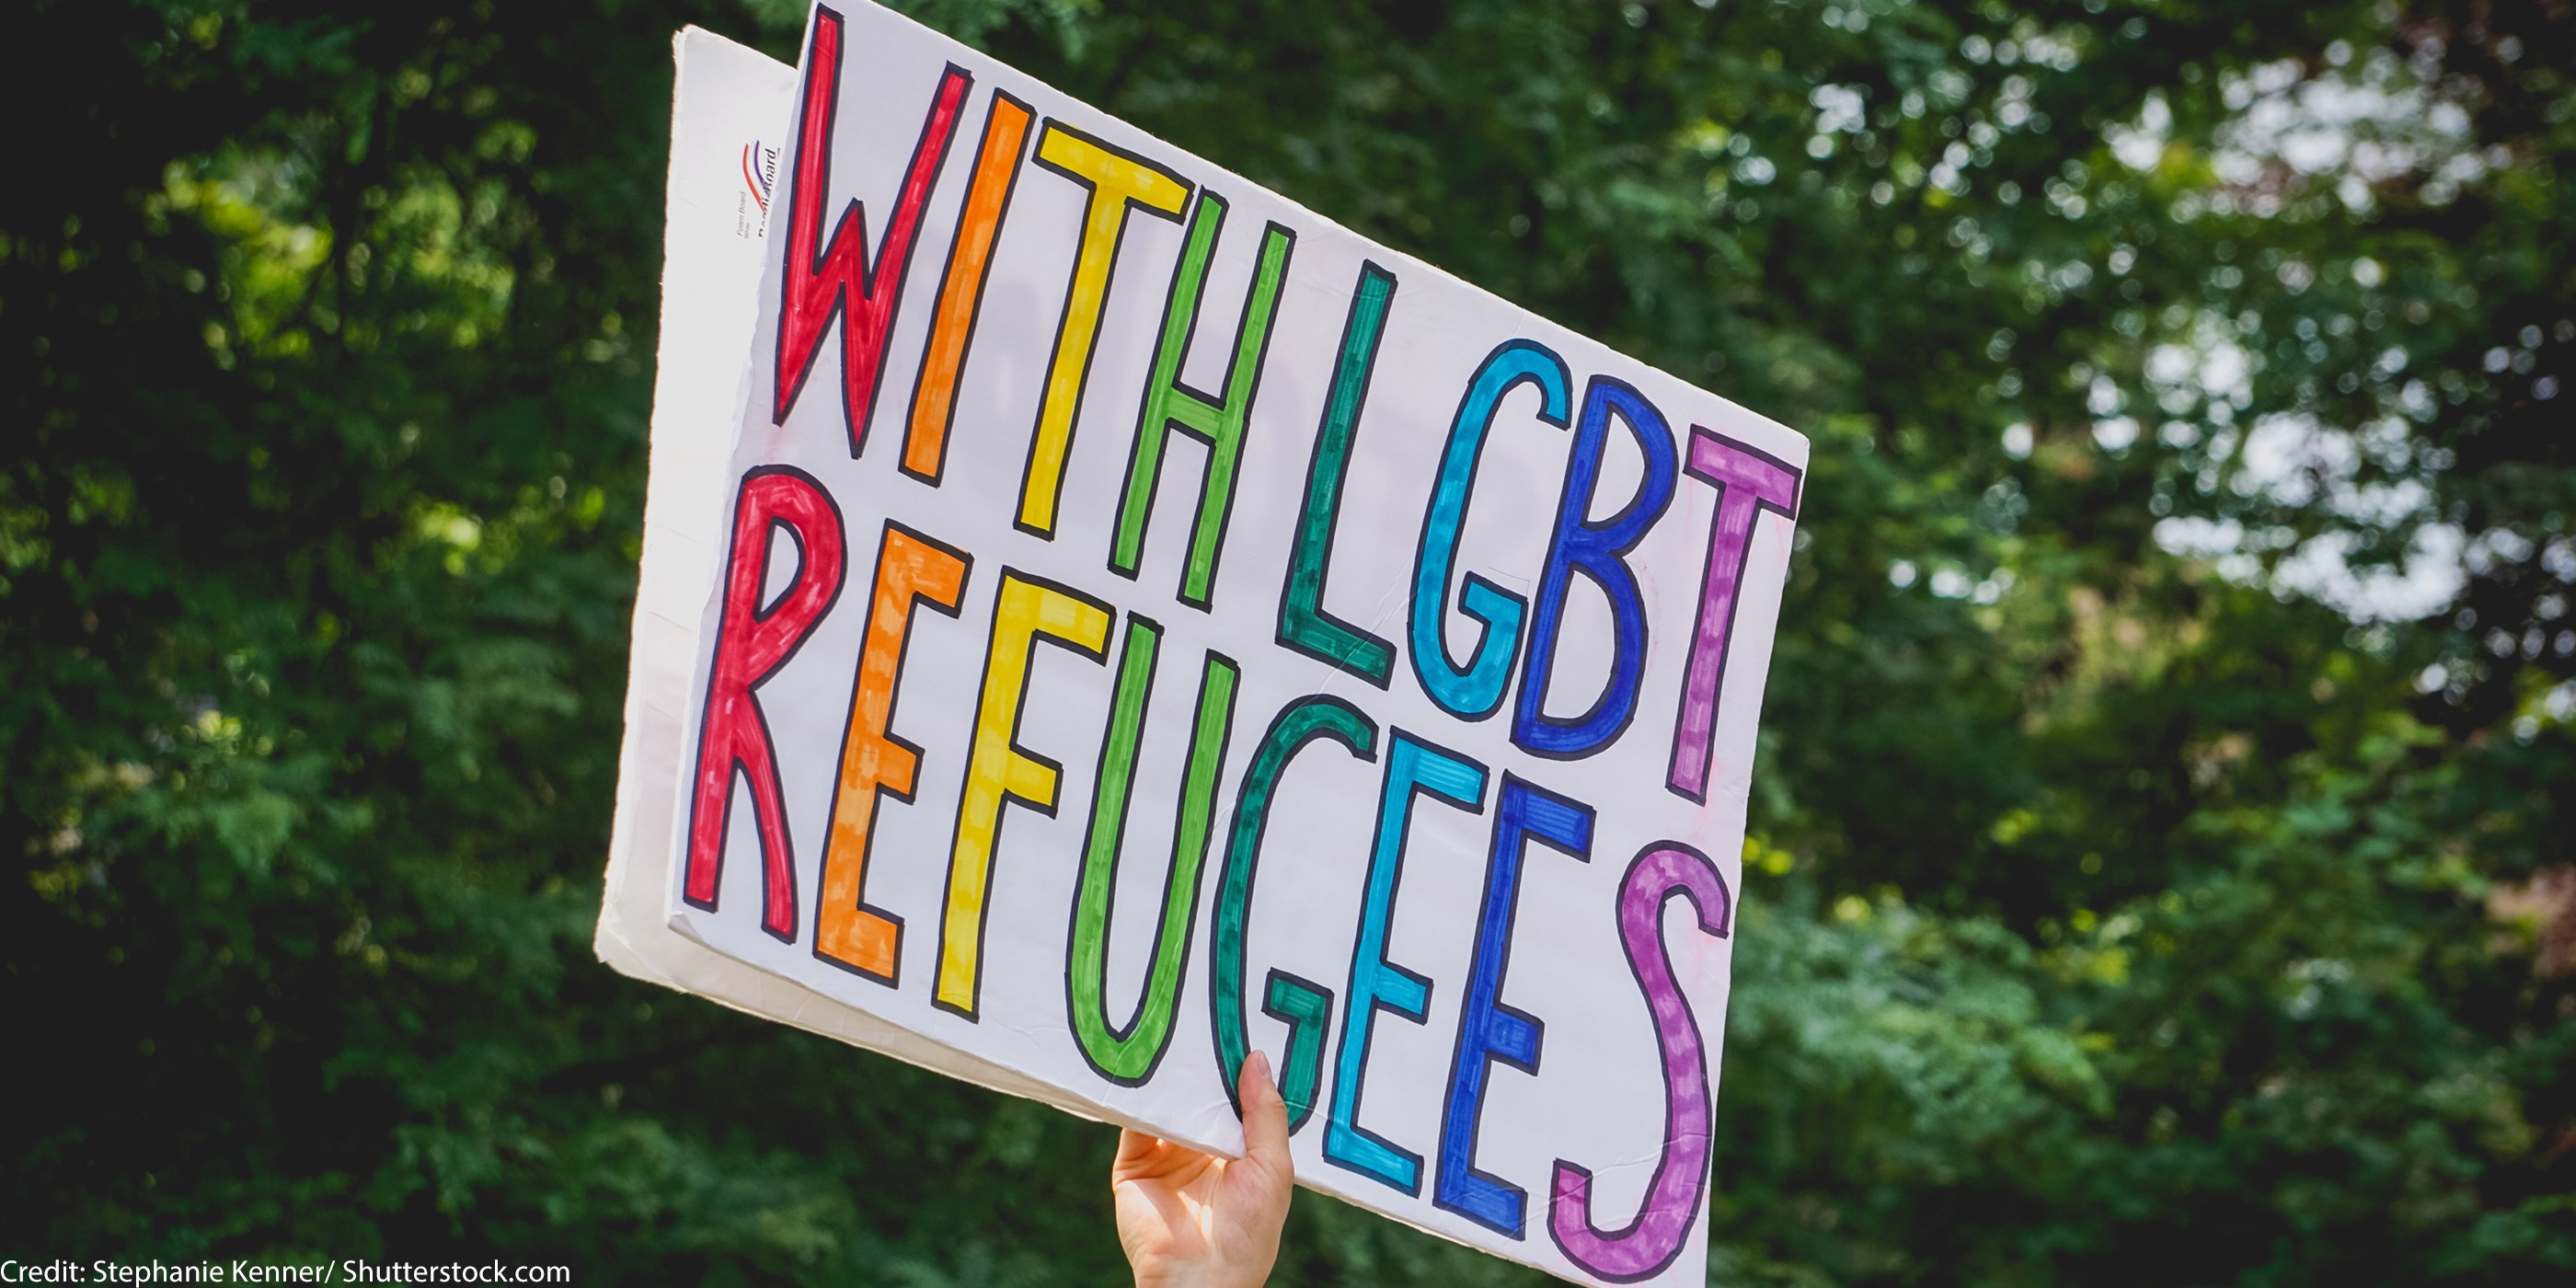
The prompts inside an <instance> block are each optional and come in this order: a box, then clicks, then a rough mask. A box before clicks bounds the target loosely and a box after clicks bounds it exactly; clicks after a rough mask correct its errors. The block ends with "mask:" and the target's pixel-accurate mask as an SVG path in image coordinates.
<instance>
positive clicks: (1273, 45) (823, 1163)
mask: <svg viewBox="0 0 2576 1288" xmlns="http://www.w3.org/2000/svg"><path fill="white" fill-rule="evenodd" d="M916 8H917V11H918V12H920V13H921V15H922V16H923V17H924V18H925V19H926V20H928V21H931V22H933V23H935V24H938V25H940V26H942V27H944V28H946V29H948V30H951V31H953V32H956V33H958V34H959V35H961V36H963V37H964V38H966V39H969V40H973V41H977V42H979V43H983V44H985V45H987V46H988V47H991V48H993V49H994V50H995V51H996V52H998V53H1000V54H1002V55H1003V56H1005V57H1007V58H1009V59H1011V60H1013V61H1015V62H1016V63H1018V64H1019V65H1020V66H1022V67H1025V68H1027V69H1029V70H1031V71H1033V72H1035V73H1037V74H1039V75H1042V76H1044V77H1046V78H1048V79H1049V80H1051V81H1053V82H1054V83H1056V84H1058V85H1061V86H1063V87H1064V88H1066V89H1068V90H1070V91H1072V92H1074V93H1076V94H1078V95H1081V96H1083V97H1084V98H1086V99H1088V100H1090V101H1092V102H1095V103H1097V104H1099V105H1100V106H1102V107H1104V108H1106V109H1108V110H1110V111H1113V112H1116V113H1118V114H1120V115H1122V116H1124V117H1127V118H1128V119H1130V120H1134V121H1136V122H1139V123H1140V124H1142V125H1144V126H1146V127H1147V128H1149V129H1152V130H1155V131H1157V132H1158V133H1160V134H1162V135H1164V136H1165V137H1167V138H1170V139H1172V140H1173V141H1175V142H1177V143H1179V144H1182V145H1184V146H1186V147H1189V148H1191V149H1193V150H1195V151H1197V152H1199V153H1201V154H1202V155H1205V156H1207V157H1210V158H1212V159H1214V160H1216V161H1217V162H1219V163H1221V164H1224V165H1226V166H1228V167H1230V168H1233V169H1235V170H1238V171H1240V172H1243V173H1245V174H1247V175H1250V176H1251V177H1253V178H1255V179H1257V180H1259V181H1261V182H1263V183H1266V184H1269V185H1272V186H1274V187H1276V188H1278V189H1279V190H1281V191H1283V192H1286V193H1288V194H1289V195H1291V196H1293V197H1296V198H1297V199H1299V200H1301V201H1304V202H1306V203H1307V204H1309V205H1311V206H1313V207H1314V208H1316V209H1318V210H1321V211H1323V212H1325V213H1326V214H1328V215H1331V216H1332V217H1335V218H1337V219H1340V220H1343V221H1345V222H1348V223H1349V224H1351V225H1352V226H1354V227H1357V228H1359V229H1362V230H1364V231H1366V232H1368V233H1370V234H1371V235H1373V236H1377V237H1379V238H1382V239H1384V240H1386V241H1389V242H1391V243H1393V244H1396V245H1398V246H1401V247H1404V248H1406V249H1408V250H1412V251H1414V252H1416V253H1419V254H1421V255H1422V256H1424V257H1425V258H1427V259H1429V260H1431V261H1433V262H1435V263H1438V264H1441V265H1443V266H1445V267H1447V268H1449V269H1451V270H1453V271H1456V272H1458V273H1460V274H1462V275H1464V276H1465V277H1467V278H1469V279H1470V280H1473V281H1476V282H1479V283H1481V284H1483V285H1485V286H1487V287H1490V288H1491V289H1493V290H1496V291H1498V292H1500V293H1502V294H1504V295H1506V296H1508V297H1510V298H1513V299H1515V300H1518V301H1521V302H1523V303H1525V304H1527V305H1529V306H1530V307H1532V308H1534V309H1537V310H1539V311H1541V312H1543V313H1546V314H1547V315H1549V316H1551V317H1554V318H1557V319H1559V320H1561V321H1563V322H1565V323H1567V324H1569V325H1572V326H1575V327H1577V328H1580V329H1583V330H1586V331H1589V332H1591V333H1593V334H1596V335H1600V336H1602V337H1604V338H1605V339H1607V340H1609V341H1610V342H1611V343H1613V344H1616V345H1618V346H1619V347H1621V348H1623V349H1625V350H1627V351H1629V352H1632V353H1634V354H1637V355H1638V356H1640V357H1642V358H1645V359H1648V360H1650V361H1653V362H1655V363H1658V364H1660V365H1662V366H1664V367H1666V368H1667V369H1669V370H1673V371H1676V372H1679V373H1682V374H1684V375H1687V376H1690V377H1692V378H1694V379H1697V380H1699V381H1701V382H1702V383H1705V384H1707V385H1708V386H1710V387H1712V388H1714V389H1717V390H1719V391H1720V392H1723V393H1725V394H1728V395H1729V396H1731V397H1734V398H1736V399H1738V400H1740V401H1742V402H1744V403H1747V404H1749V405H1751V406H1753V407H1755V408H1758V409H1760V410H1763V411H1765V412H1767V413H1769V414H1771V415H1773V416H1775V417H1777V418H1779V419H1781V420H1784V421H1786V422H1788V423H1790V424H1792V425H1794V426H1797V427H1799V428H1801V429H1803V430H1805V431H1806V432H1808V433H1809V434H1810V435H1811V436H1812V437H1813V438H1814V440H1815V443H1816V467H1815V473H1814V479H1813V484H1812V490H1811V492H1810V496H1809V500H1808V502H1807V509H1806V515H1805V520H1804V522H1803V524H1802V530H1801V532H1800V546H1799V549H1798V553H1797V556H1796V575H1795V581H1794V584H1793V588H1792V593H1791V599H1790V603H1789V605H1788V609H1787V616H1786V620H1785V621H1784V622H1783V624H1782V635H1781V646H1780V650H1779V656H1778V659H1777V661H1776V663H1775V668H1774V675H1773V681H1772V685H1771V696H1770V702H1769V709H1768V711H1767V713H1766V723H1767V729H1768V732H1767V733H1766V735H1765V740H1764V743H1763V761H1762V764H1761V766H1760V769H1759V771H1758V781H1757V788H1758V790H1757V800H1756V810H1755V829H1754V830H1755V837H1754V840H1753V842H1752V844H1750V845H1749V846H1748V847H1747V869H1748V872H1749V873H1750V874H1751V878H1750V889H1749V890H1748V892H1747V898H1746V904H1747V907H1746V912H1745V917H1744V920H1743V923H1742V926H1741V930H1740V942H1739V954H1738V960H1737V970H1736V977H1737V991H1736V995H1735V1003H1734V1013H1733V1015H1732V1017H1731V1021H1730V1024H1731V1034H1730V1036H1731V1039H1732V1040H1731V1041H1730V1043H1729V1045H1728V1063H1727V1068H1726V1070H1725V1082H1724V1087H1725V1093H1724V1096H1723V1099H1722V1102H1721V1111H1720V1119H1719V1121H1720V1125H1721V1130H1722V1132H1723V1136H1724V1139H1723V1142H1722V1149H1721V1151H1720V1153H1719V1155H1718V1161H1717V1180H1716V1185H1717V1191H1716V1193H1717V1196H1718V1197H1717V1199H1716V1201H1715V1209H1714V1211H1715V1227H1714V1228H1715V1239H1716V1243H1717V1245H1718V1246H1717V1249H1716V1253H1715V1270H1714V1276H1715V1278H1716V1279H1717V1280H1719V1281H1721V1282H1728V1283H1751V1282H1779V1283H1794V1284H1802V1285H1807V1284H1816V1285H1821V1284H1894V1283H1912V1282H1933V1283H1949V1282H1972V1281H1973V1282H1989V1283H2018V1284H2100V1283H2159V1284H2168V1283H2169V1284H2247V1285H2252V1284H2281V1285H2291V1284H2327V1283H2333V1284H2351V1283H2445V1284H2506V1283H2538V1282H2545V1281H2555V1280H2556V1279H2559V1278H2562V1277H2565V1276H2567V1275H2568V1274H2569V1272H2570V1270H2571V1269H2576V1183H2572V1182H2576V1157H2571V1155H2576V986H2571V979H2576V840H2571V838H2576V815H2571V812H2570V805H2569V800H2570V799H2571V797H2576V793H2572V792H2571V791H2570V787H2569V785H2570V784H2571V782H2576V738H2572V737H2571V729H2572V728H2576V680H2571V676H2576V656H2571V654H2576V619H2572V618H2571V616H2570V613H2569V606H2570V605H2569V601H2570V597H2571V596H2576V584H2571V583H2576V538H2571V535H2570V533H2569V530H2568V523H2569V517H2570V515H2571V514H2572V513H2576V459H2571V455H2570V454H2571V452H2576V418H2571V417H2570V416H2569V414H2568V409H2569V408H2571V407H2576V390H2570V389H2568V388H2567V384H2568V382H2569V381H2570V380H2571V379H2576V371H2572V370H2571V365H2576V364H2571V363H2570V360H2569V356H2570V354H2571V353H2576V261H2571V259H2570V249H2569V248H2570V247H2576V196H2571V195H2570V189H2569V187H2568V186H2567V185H2566V184H2565V183H2564V182H2563V178H2564V175H2563V173H2562V172H2563V171H2564V170H2565V169H2566V168H2567V167H2569V166H2570V165H2576V80H2571V77H2576V21H2571V17H2570V11H2569V9H2568V8H2567V6H2566V5H2564V4H2562V3H2555V2H2554V0H2553V2H2551V3H2517V2H2508V0H2476V2H2474V3H2472V2H2470V0H2374V2H2373V3H2368V4H2362V3H2341V4H2331V5H2325V6H2293V5H2279V4H2246V3H2226V2H2224V0H2162V2H2160V3H2139V2H2137V0H2081V2H2080V3H2078V2H2076V0H1981V2H1978V3H1961V2H1959V0H1938V2H1935V3H1905V2H1903V0H1830V2H1828V3H1823V4H1817V3H1809V2H1807V0H1795V2H1790V3H1777V2H1773V0H1705V2H1692V0H1679V2H1676V0H1659V2H1656V3H1646V2H1643V0H1631V2H1630V3H1625V4H1611V3H1598V2H1591V0H1587V2H1583V3H1577V2H1575V0H1447V2H1445V3H1444V2H1439V0H1420V2H1417V3H1410V4H1403V5H1370V4H1363V3H1357V2H1356V0H1308V2H1307V3H1302V4H1293V5H1292V4H1282V3H1273V2H1268V0H1227V2H1223V3H1215V2H1208V0H1200V2H1194V3H1154V2H1149V0H1138V2H1136V3H1117V4H1108V3H1087V2H1086V0H928V2H926V3H923V4H920V5H918V6H916ZM687 21H695V22H699V23H702V24H706V25H710V26H714V27H717V28H719V29H723V30H727V31H730V32H732V33H734V34H736V35H738V36H741V37H743V38H745V39H751V40H755V41H758V42H761V43H763V44H764V45H765V46H766V47H768V48H769V49H771V50H772V51H773V52H776V53H780V54H782V55H787V54H792V51H793V49H794V48H795V44H796V39H797V34H798V29H799V25H800V23H801V21H802V14H801V10H799V9H797V8H796V7H794V6H792V5H790V4H787V3H783V2H782V0H763V2H762V3H757V4H751V5H749V6H747V7H743V8H735V7H728V6H724V5H720V4H718V3H716V0H701V2H699V3H690V2H688V0H622V2H620V3H614V4H611V3H604V2H603V3H561V4H548V5H532V4H495V3H493V2H492V0H423V2H421V3H410V4H403V5H368V6H346V5H340V6H327V5H319V4H314V3H311V0H276V2H273V3H272V2H265V0H263V2H259V3H246V2H243V0H83V2H77V3H73V2H65V0H37V2H36V3H34V4H33V5H31V6H22V7H21V8H20V9H19V10H18V11H17V12H15V13H14V14H13V15H12V22H11V27H10V31H9V43H10V46H11V49H12V52H13V60H14V62H15V64H16V66H15V67H14V68H13V71H12V74H11V75H9V76H7V77H5V78H0V96H5V101H6V104H7V107H8V109H9V110H8V117H9V119H10V120H12V121H13V122H15V123H16V127H15V128H14V129H13V131H12V140H13V142H14V143H15V144H16V146H15V147H14V148H13V149H12V153H13V157H12V161H13V165H12V177H11V179H10V181H9V182H8V183H6V184H0V399H5V400H6V401H5V407H6V410H5V412H0V425H5V426H6V428H5V431H0V747H5V753H0V755H5V758H0V855H5V856H6V860H5V861H6V862H7V863H8V864H9V865H10V867H9V876H8V878H7V879H6V880H5V881H0V934H5V948H0V962H5V963H6V971H7V976H6V981H7V982H6V996H7V1002H6V1006H7V1008H8V1031H9V1032H10V1034H11V1036H12V1038H13V1042H12V1047H11V1049H12V1050H13V1051H14V1052H15V1055H14V1056H13V1057H12V1058H11V1060H10V1063H11V1066H12V1075H13V1076H12V1077H11V1078H10V1079H9V1082H10V1084H11V1085H12V1086H14V1087H15V1088H16V1089H17V1090H16V1091H15V1093H14V1095H13V1098H12V1102H11V1112H10V1113H9V1114H8V1115H7V1122H6V1126H5V1128H0V1137H5V1146H0V1149H5V1155H0V1156H5V1158H6V1159H7V1167H6V1171H5V1180H0V1192H4V1194H5V1212H6V1215H5V1217H0V1232H5V1235H6V1238H5V1242H6V1243H7V1245H8V1247H7V1249H6V1251H7V1252H8V1253H9V1254H10V1255H16V1256H29V1255H48V1256H50V1255H81V1256H102V1255H125V1256H136V1257H141V1256H170V1257H178V1256H199V1255H221V1256H226V1257H232V1256H253V1257H270V1258H311V1257H316V1256H321V1255H332V1256H368V1255H376V1254H382V1253H396V1252H398V1253H408V1254H427V1253H437V1254H445V1253H450V1252H454V1253H460V1254H466V1255H490V1256H505V1257H510V1258H514V1259H523V1260H531V1261H563V1262H567V1263H569V1264H572V1265H574V1266H576V1267H578V1268H579V1270H580V1271H581V1273H582V1275H583V1277H584V1280H585V1281H594V1280H598V1281H606V1280H633V1281H649V1282H705V1283H711V1284H729V1283H741V1282H753V1281H760V1282H781V1281H797V1282H813V1283H825V1282H838V1283H897V1284H923V1285H928V1284H948V1283H958V1284H965V1283H977V1284H981V1283H995V1284H1032V1285H1034V1284H1046V1283H1074V1282H1110V1281H1113V1280H1114V1279H1115V1278H1116V1277H1117V1276H1118V1274H1119V1273H1120V1272H1119V1265H1118V1262H1117V1254H1116V1249H1115V1245H1114V1243H1113V1242H1112V1239H1111V1235H1110V1233H1109V1226H1108V1220H1107V1214H1108V1208H1107V1204H1106V1203H1105V1201H1104V1198H1105V1194H1104V1192H1103V1185H1102V1175H1103V1171H1104V1168H1105V1164H1106V1161H1107V1152H1108V1148H1109V1144H1110V1138H1109V1135H1108V1133H1107V1132H1106V1131H1105V1130H1104V1129H1101V1128H1098V1127H1095V1126H1091V1125H1088V1124H1082V1123H1077V1122H1074V1121H1072V1120H1070V1119H1067V1118H1064V1117H1062V1116H1060V1115H1056V1114H1054V1113H1053V1112H1052V1111H1047V1110H1041V1109H1038V1108H1035V1107H1033V1106H1030V1105H1028V1104H1025V1103H1018V1102H1003V1101H998V1100H996V1099H994V1098H992V1097H989V1096H986V1095H984V1094H982V1093H979V1092H975V1091H972V1090H969V1089H966V1088H962V1087H960V1086H957V1085H955V1084H951V1083H948V1082H946V1081H944V1080H941V1079H937V1078H933V1077H929V1076H927V1075H922V1074H919V1073H917V1072H915V1071H912V1070H909V1069H907V1068H903V1067H901V1066H897V1065H894V1064H891V1063H890V1062H887V1061H885V1060H881V1059H878V1058H875V1057H873V1056H867V1055H864V1054H861V1053H856V1052H852V1051H849V1050H847V1049H843V1048H839V1047H836V1046H833V1045H831V1044H829V1043H824V1042H820V1041H817V1040H814V1039H810V1038H808V1037H805V1036H802V1035H799V1034H795V1033H792V1032H787V1031H784V1030H781V1029H779V1028H776V1027H774V1026H769V1025H764V1024H759V1023H754V1022H751V1021H747V1020H744V1019H742V1018H739V1017H736V1016H733V1015H731V1014H729V1013H726V1012H723V1011H720V1010H719V1009H717V1008H715V1007H712V1006H709V1005H705V1004H702V1003H699V1002H696V1001H694V1000H690V999H686V998H682V997H678V996H674V995H671V994H668V993H664V992H661V991H658V990H654V989H649V988H644V987H640V986H636V985H633V984H630V983H628V982H625V981H622V980H620V979H617V978H615V977H613V976H611V975H610V974H608V973H607V972H606V971H605V970H603V969H602V968H600V967H599V966H598V965H596V964H595V963H594V962H592V961H591V960H590V957H589V953H588V948H587V944H588V934H589V927H590V923H591V920H592V917H593V914H594V909H595V907H596V903H597V898H598V877H597V874H598V872H599V870H600V867H601V864H602V856H603V853H604V850H605V840H606V831H607V819H608V812H609V801H610V794H611V789H612V785H613V779H614V773H615V747H616V737H617V728H618V710H619V698H620V692H621V684H620V677H621V676H622V674H623V655H624V634H625V626H626V621H627V604H628V599H629V596H630V594H631V587H632V579H633V573H634V559H635V553H636V542H637V531H638V526H639V511H640V506H641V497H642V493H643V477H642V463H643V445H644V439H643V435H644V430H643V426H644V422H645V417H646V412H647V403H648V396H649V372H648V358H649V355H650V353H651V330H652V321H653V318H654V316H655V307H656V292H655V284H656V276H657V270H658V264H657V262H656V260H657V245H658V242H657V234H658V228H657V226H656V223H657V221H656V218H655V212H656V211H658V209H659V207H660V201H659V197H660V192H661V169H662V159H663V148H664V142H665V140H664V130H665V122H666V120H667V110H668V109H667V105H668V91H669V70H668V69H669V57H668V53H667V44H666V42H667V41H668V38H669V36H670V33H671V31H672V30H673V29H674V28H675V27H676V26H678V25H679V24H680V23H682V22H687ZM2446 578H2447V579H2446ZM1531 1279H1532V1277H1531V1276H1529V1275H1528V1274H1526V1273H1525V1272H1521V1271H1516V1270H1512V1269H1510V1268H1508V1267H1505V1266H1503V1265H1502V1264H1501V1263H1499V1262H1495V1261H1491V1260H1489V1259H1486V1258H1482V1257H1479V1256H1476V1255H1473V1254H1468V1253H1464V1252H1462V1251H1459V1250H1456V1249H1454V1248H1451V1247H1449V1246H1447V1245H1444V1244H1440V1243H1437V1242H1436V1241H1433V1240H1430V1239H1428V1238H1425V1237H1422V1236H1418V1235H1414V1234H1411V1233H1409V1232H1406V1231H1402V1230H1399V1229H1397V1228H1395V1227H1393V1226H1391V1225H1389V1224H1387V1223H1385V1222H1382V1221H1379V1220H1377V1219H1376V1218H1373V1217H1368V1216H1365V1215H1363V1214H1360V1213H1357V1212H1356V1211H1354V1210H1351V1209H1348V1208H1344V1207H1340V1206H1338V1205H1336V1204H1333V1203H1331V1202H1329V1201H1325V1200H1322V1199H1318V1198H1315V1197H1312V1196H1309V1197H1308V1198H1306V1199H1304V1200H1302V1201H1301V1202H1300V1204H1299V1207H1298V1212H1297V1214H1296V1216H1295V1217H1294V1218H1293V1220H1292V1229H1291V1232H1290V1241H1289V1249H1288V1253H1287V1256H1286V1257H1285V1259H1284V1260H1283V1263H1282V1269H1281V1281H1282V1282H1285V1283H1299V1284H1326V1283H1334V1284H1372V1283H1391V1282H1444V1283H1447V1282H1455V1283H1500V1282H1505V1281H1512V1282H1530V1281H1531Z"/></svg>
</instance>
